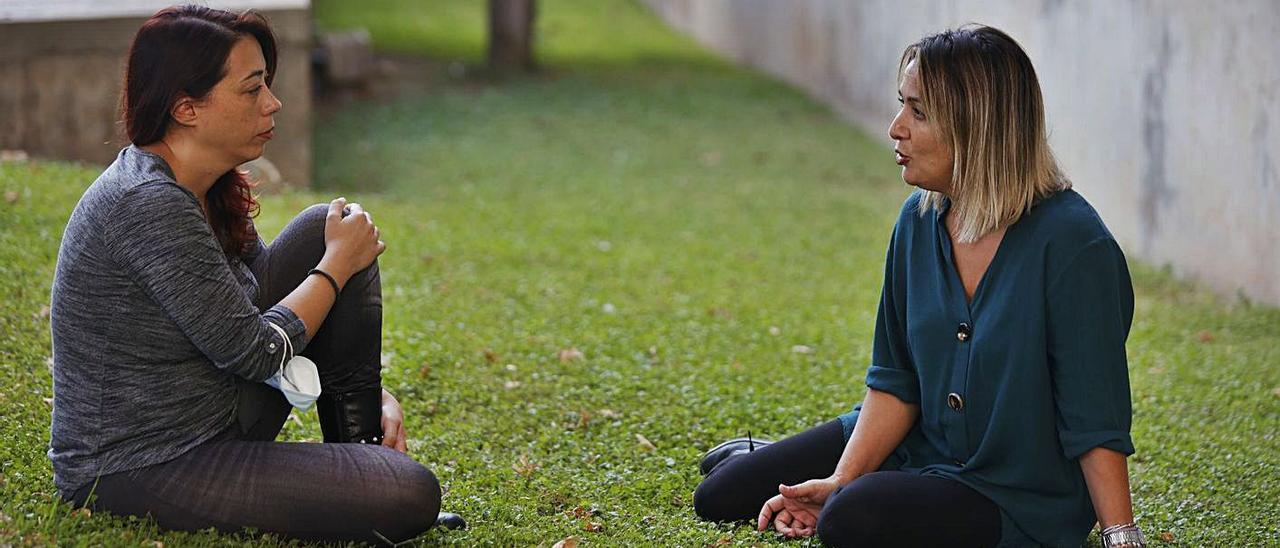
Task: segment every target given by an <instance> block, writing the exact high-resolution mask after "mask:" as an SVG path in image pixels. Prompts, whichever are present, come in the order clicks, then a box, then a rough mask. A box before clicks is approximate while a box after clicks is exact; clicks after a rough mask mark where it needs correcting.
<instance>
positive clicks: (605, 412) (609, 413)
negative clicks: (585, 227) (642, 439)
mask: <svg viewBox="0 0 1280 548" xmlns="http://www.w3.org/2000/svg"><path fill="white" fill-rule="evenodd" d="M1276 390H1280V388H1277V389H1276ZM1277 395H1280V394H1277ZM596 413H598V414H599V415H600V416H601V417H604V418H606V419H619V418H622V413H619V412H617V411H614V410H612V409H601V410H599V411H596Z"/></svg>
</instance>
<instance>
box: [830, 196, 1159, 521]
mask: <svg viewBox="0 0 1280 548" xmlns="http://www.w3.org/2000/svg"><path fill="white" fill-rule="evenodd" d="M920 197H921V193H920V192H917V193H915V194H913V195H912V196H911V197H910V198H908V199H907V201H906V203H905V204H904V205H903V207H902V212H901V214H900V216H899V217H898V222H897V225H896V226H895V227H894V231H893V238H892V240H891V241H890V243H889V253H888V258H887V259H886V261H885V276H884V289H883V293H882V295H881V299H880V310H879V313H878V315H877V318H876V326H875V340H874V344H873V349H872V356H871V365H870V368H869V369H868V370H867V380H866V382H867V386H869V387H871V388H873V389H876V390H880V391H883V392H888V393H890V394H893V395H894V396H896V397H897V398H898V399H900V400H902V401H904V402H908V403H914V404H919V406H920V418H919V420H918V421H917V422H916V424H915V426H913V427H912V429H911V431H910V432H909V433H908V435H907V437H906V439H905V440H904V441H903V442H902V444H901V445H900V446H898V447H897V448H896V449H895V451H894V452H893V454H892V455H891V456H890V457H889V459H888V460H887V461H886V462H885V463H884V465H883V466H882V467H881V469H882V470H903V471H907V472H916V473H920V474H932V475H938V476H944V477H947V478H951V479H954V480H957V481H960V482H962V483H964V484H966V485H968V486H969V487H972V488H973V489H975V490H977V491H978V492H980V493H982V494H983V495H985V496H986V497H987V498H989V499H991V500H992V501H993V502H995V504H996V505H997V506H999V507H1000V510H1001V514H1002V518H1003V520H1002V525H1003V530H1002V539H1001V545H1002V546H1023V545H1028V544H1036V543H1041V544H1047V545H1051V546H1080V545H1081V544H1082V543H1083V542H1084V540H1085V538H1086V537H1087V536H1088V534H1089V530H1090V529H1091V528H1092V527H1093V524H1094V522H1095V521H1096V518H1095V515H1094V511H1093V505H1092V503H1091V502H1090V499H1089V491H1088V488H1087V487H1086V486H1085V482H1084V476H1083V474H1082V472H1081V470H1080V464H1079V461H1078V458H1079V457H1080V455H1082V454H1084V453H1085V452H1087V451H1089V450H1090V449H1093V448H1095V447H1106V448H1109V449H1113V450H1115V451H1119V452H1121V453H1124V454H1125V455H1131V454H1133V452H1134V448H1133V442H1132V440H1131V439H1130V436H1129V425H1130V420H1131V417H1132V409H1131V404H1130V397H1129V377H1128V364H1127V361H1126V358H1125V346H1124V345H1125V338H1126V337H1128V334H1129V326H1130V323H1131V322H1132V320H1133V287H1132V283H1131V282H1130V280H1129V270H1128V267H1127V266H1126V265H1125V258H1124V254H1123V253H1122V252H1121V251H1120V247H1119V246H1118V245H1117V244H1116V241H1115V239H1114V238H1112V236H1111V233H1110V232H1109V231H1108V230H1107V228H1106V226H1105V225H1104V224H1103V223H1102V219H1101V218H1099V217H1098V214H1097V212H1096V211H1094V209H1093V207H1092V206H1090V205H1089V203H1088V202H1086V201H1085V200H1084V198H1083V197H1081V196H1080V195H1079V194H1077V193H1076V192H1075V191H1073V190H1066V191H1062V192H1058V193H1056V194H1054V195H1052V196H1049V197H1047V198H1045V199H1044V200H1042V201H1041V202H1040V203H1039V204H1037V205H1036V206H1035V207H1033V208H1032V209H1031V211H1030V212H1028V213H1027V214H1025V215H1023V216H1022V218H1021V219H1019V220H1018V221H1017V222H1016V223H1014V224H1013V225H1011V226H1010V227H1009V229H1008V230H1007V231H1006V233H1005V235H1004V239H1003V240H1002V241H1001V242H1000V247H999V249H998V250H997V251H996V254H995V257H994V258H993V259H992V261H991V265H990V267H988V268H987V272H986V274H985V275H984V276H983V277H982V280H981V282H980V283H979V285H978V288H977V290H976V292H975V293H974V296H973V300H972V302H968V301H967V299H966V298H965V292H964V286H963V285H961V283H960V277H959V275H958V274H957V273H956V270H955V267H954V266H953V265H954V262H953V261H952V256H951V239H950V237H949V236H948V233H947V229H946V227H945V226H944V224H943V218H944V216H945V215H946V211H945V207H944V208H943V210H942V211H940V212H938V211H932V210H930V211H926V212H925V213H924V214H923V215H921V214H920V213H919V202H920ZM859 409H860V406H858V407H855V408H854V409H853V411H851V412H849V413H847V414H845V415H842V416H841V417H840V419H841V422H842V423H843V425H844V429H845V438H846V440H847V439H848V436H849V435H850V433H851V432H852V430H853V426H854V423H855V422H856V420H857V416H858V410H859Z"/></svg>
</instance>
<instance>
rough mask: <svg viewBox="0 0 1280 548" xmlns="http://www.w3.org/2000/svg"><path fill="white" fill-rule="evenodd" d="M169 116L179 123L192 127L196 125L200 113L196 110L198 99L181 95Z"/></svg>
mask: <svg viewBox="0 0 1280 548" xmlns="http://www.w3.org/2000/svg"><path fill="white" fill-rule="evenodd" d="M169 116H170V117H171V118H173V121H174V122H177V123H178V124H179V125H183V126H187V127H191V126H194V125H196V119H197V118H198V117H199V113H198V112H197V110H196V100H195V99H192V98H190V97H187V96H185V95H184V96H182V97H179V98H178V100H177V101H174V103H173V108H172V109H169Z"/></svg>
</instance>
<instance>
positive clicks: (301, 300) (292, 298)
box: [280, 256, 351, 339]
mask: <svg viewBox="0 0 1280 548" xmlns="http://www.w3.org/2000/svg"><path fill="white" fill-rule="evenodd" d="M316 268H318V269H320V270H323V271H325V272H326V273H328V274H329V275H331V276H333V277H334V279H335V280H336V281H337V282H338V286H339V287H343V286H345V285H346V284H347V280H348V279H349V278H350V277H351V273H349V272H347V269H346V268H343V267H341V266H339V265H338V264H337V263H336V262H334V261H330V260H328V257H327V256H326V258H324V259H321V260H320V264H319V265H316ZM337 298H338V296H337V294H336V293H334V291H333V286H332V285H330V284H329V281H328V280H326V279H324V277H323V276H320V275H315V274H313V275H311V276H307V277H306V279H304V280H302V283H301V284H298V288H297V289H294V290H293V292H291V293H289V294H288V295H286V296H285V298H283V299H281V300H280V304H281V305H282V306H284V307H285V308H288V309H289V310H292V311H293V313H294V314H296V315H297V316H298V319H300V320H302V323H303V325H305V326H306V327H307V338H308V339H310V338H311V337H314V336H315V334H316V332H317V331H319V330H320V325H321V324H323V323H324V319H325V317H326V316H328V315H329V309H330V308H333V303H334V301H336V300H337Z"/></svg>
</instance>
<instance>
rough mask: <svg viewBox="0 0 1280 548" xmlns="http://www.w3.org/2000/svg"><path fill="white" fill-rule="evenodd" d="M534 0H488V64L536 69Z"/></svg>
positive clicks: (509, 68)
mask: <svg viewBox="0 0 1280 548" xmlns="http://www.w3.org/2000/svg"><path fill="white" fill-rule="evenodd" d="M534 11H535V0H489V66H491V67H493V68H494V69H497V70H511V69H515V70H533V16H534Z"/></svg>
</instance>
